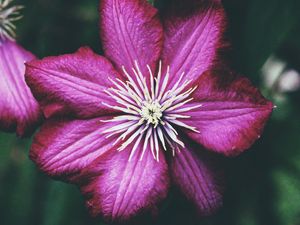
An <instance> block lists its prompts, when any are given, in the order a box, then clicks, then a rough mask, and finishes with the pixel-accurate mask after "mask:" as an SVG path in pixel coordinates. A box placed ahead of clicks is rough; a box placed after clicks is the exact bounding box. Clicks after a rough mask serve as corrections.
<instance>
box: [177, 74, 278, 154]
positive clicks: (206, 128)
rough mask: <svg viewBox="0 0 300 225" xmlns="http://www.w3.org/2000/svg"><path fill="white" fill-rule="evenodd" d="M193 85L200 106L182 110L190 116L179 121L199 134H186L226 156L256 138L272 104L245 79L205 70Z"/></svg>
mask: <svg viewBox="0 0 300 225" xmlns="http://www.w3.org/2000/svg"><path fill="white" fill-rule="evenodd" d="M197 84H198V88H197V90H196V91H195V93H194V96H193V97H194V99H195V102H196V104H201V105H202V106H201V107H200V108H198V109H194V110H193V111H190V112H187V113H185V115H189V116H191V118H189V119H184V121H183V122H185V123H186V124H188V125H191V126H193V127H196V129H197V130H198V131H199V133H196V132H189V131H188V135H189V136H190V137H191V138H192V139H194V140H195V141H197V142H198V143H200V144H202V145H204V146H205V147H206V148H208V149H211V150H214V151H216V152H220V153H223V154H225V155H227V156H233V155H237V154H239V153H241V152H242V151H243V150H245V149H247V148H249V147H250V146H251V145H252V144H253V143H254V141H255V140H257V139H258V138H259V137H260V135H261V133H262V131H263V128H264V125H265V123H266V121H267V120H268V118H269V117H270V114H271V112H272V109H273V105H272V103H271V102H269V101H267V100H266V99H265V98H264V97H263V96H262V95H261V94H260V92H259V90H258V89H256V88H255V87H253V86H252V85H251V83H250V81H249V80H248V79H246V78H237V77H235V76H231V75H230V74H229V75H228V74H226V76H225V75H223V74H222V75H221V76H218V75H214V74H213V73H209V72H208V73H205V74H203V75H202V76H201V77H200V79H198V81H197ZM190 106H192V105H186V106H185V107H190Z"/></svg>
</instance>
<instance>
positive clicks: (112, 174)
mask: <svg viewBox="0 0 300 225" xmlns="http://www.w3.org/2000/svg"><path fill="white" fill-rule="evenodd" d="M131 149H132V146H131V147H127V148H126V149H124V150H123V151H122V152H110V153H109V154H107V155H106V156H105V157H101V158H100V159H99V160H98V161H97V162H96V163H94V164H93V165H91V166H90V168H89V169H88V170H87V171H88V176H89V177H92V178H91V179H90V180H89V182H88V184H87V185H86V186H84V187H82V192H83V193H84V194H85V195H86V196H87V199H88V200H87V206H88V207H89V209H90V211H91V213H92V214H93V215H102V216H104V217H105V218H106V219H107V220H108V221H126V220H129V219H131V218H132V217H134V216H136V215H137V214H138V213H145V212H146V211H149V210H151V209H152V210H153V209H154V208H155V206H156V205H157V203H158V202H159V201H160V200H162V199H164V198H165V197H166V195H167V191H168V186H169V176H168V172H167V165H166V162H165V159H164V156H163V154H161V155H160V161H159V162H157V161H155V160H154V158H153V155H152V153H151V151H150V149H147V151H146V153H145V155H144V157H143V159H142V160H140V155H141V151H142V146H138V150H137V152H136V153H135V155H134V157H133V158H132V159H131V160H130V161H129V160H128V159H129V156H130V154H131Z"/></svg>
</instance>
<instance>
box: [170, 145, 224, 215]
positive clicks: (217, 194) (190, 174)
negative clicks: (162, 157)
mask: <svg viewBox="0 0 300 225" xmlns="http://www.w3.org/2000/svg"><path fill="white" fill-rule="evenodd" d="M188 144H190V143H188ZM180 148H181V150H180V152H178V153H176V155H175V156H174V157H173V158H172V159H171V163H170V171H171V173H172V179H173V181H174V182H175V184H176V185H177V186H178V187H179V189H180V190H181V191H182V193H183V194H184V195H185V196H186V197H187V199H188V200H190V201H191V202H192V203H193V204H194V205H195V206H196V207H197V209H198V210H197V211H198V212H199V214H200V215H210V214H212V213H214V212H215V211H216V210H217V209H218V208H219V207H220V206H221V205H222V189H223V187H222V185H223V184H222V180H223V177H222V176H223V175H222V173H221V171H220V169H219V168H218V166H217V165H218V164H217V161H216V159H213V158H212V157H211V155H208V154H207V153H206V152H204V151H199V149H197V151H196V149H193V148H191V147H190V146H189V147H185V148H182V147H180ZM199 148H201V147H200V146H199ZM201 150H203V149H201ZM196 152H197V153H196Z"/></svg>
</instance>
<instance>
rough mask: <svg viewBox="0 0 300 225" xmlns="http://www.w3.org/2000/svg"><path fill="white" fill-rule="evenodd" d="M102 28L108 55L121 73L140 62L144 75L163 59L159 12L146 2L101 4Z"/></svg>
mask: <svg viewBox="0 0 300 225" xmlns="http://www.w3.org/2000/svg"><path fill="white" fill-rule="evenodd" d="M100 16H101V21H100V28H101V38H102V42H103V47H104V52H105V55H106V56H107V57H108V58H110V59H111V60H112V61H113V62H114V64H115V65H116V67H117V68H118V69H119V70H120V69H121V67H122V66H125V68H126V69H127V70H128V71H131V68H133V67H134V60H137V61H138V63H139V65H140V68H141V70H142V72H143V74H144V75H148V74H149V73H148V70H147V67H146V65H147V64H149V65H150V67H151V68H152V71H155V66H156V62H157V60H158V58H159V57H160V53H161V48H162V39H163V31H162V26H161V23H160V20H159V18H158V14H157V10H156V9H155V8H154V7H152V6H151V5H150V4H149V3H147V1H146V0H102V1H101V2H100Z"/></svg>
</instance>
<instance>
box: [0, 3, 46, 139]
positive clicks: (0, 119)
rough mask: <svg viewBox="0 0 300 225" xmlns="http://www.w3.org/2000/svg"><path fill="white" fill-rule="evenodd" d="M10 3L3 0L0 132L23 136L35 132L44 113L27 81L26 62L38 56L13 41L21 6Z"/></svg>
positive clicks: (0, 60)
mask: <svg viewBox="0 0 300 225" xmlns="http://www.w3.org/2000/svg"><path fill="white" fill-rule="evenodd" d="M11 2H12V1H11V0H0V129H2V130H5V131H16V133H17V135H18V136H24V135H26V134H29V133H31V132H32V131H33V130H34V128H35V127H36V125H37V123H38V121H39V119H40V116H41V113H40V111H39V107H38V103H37V102H36V100H35V99H34V97H33V96H32V94H31V92H30V89H29V88H28V86H27V85H26V83H25V78H24V73H25V65H24V62H26V61H30V60H32V59H34V58H35V57H34V55H33V54H31V53H30V52H28V51H26V50H25V49H23V48H22V47H21V46H20V45H18V44H17V43H16V42H15V41H14V37H15V32H14V25H13V22H14V21H15V20H18V19H19V18H20V14H19V10H20V9H21V8H22V7H21V6H12V7H10V6H9V5H10V3H11Z"/></svg>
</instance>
